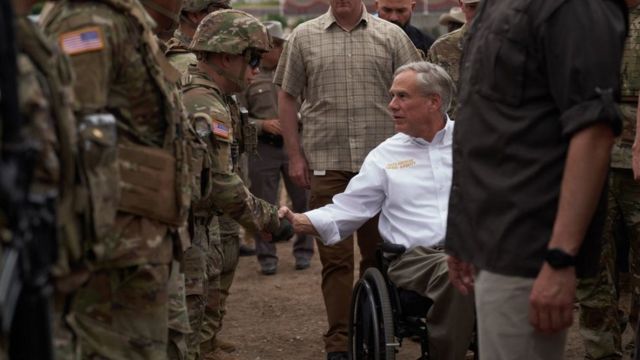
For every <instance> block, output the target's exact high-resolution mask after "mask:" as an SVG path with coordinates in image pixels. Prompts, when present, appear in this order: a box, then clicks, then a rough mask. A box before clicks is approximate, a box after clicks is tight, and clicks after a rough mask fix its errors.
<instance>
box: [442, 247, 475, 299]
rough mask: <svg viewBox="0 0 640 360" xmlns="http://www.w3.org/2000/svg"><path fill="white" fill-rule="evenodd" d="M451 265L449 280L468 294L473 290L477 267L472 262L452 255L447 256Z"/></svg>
mask: <svg viewBox="0 0 640 360" xmlns="http://www.w3.org/2000/svg"><path fill="white" fill-rule="evenodd" d="M447 265H448V266H449V281H451V283H452V284H453V286H455V287H456V289H458V290H459V291H460V292H461V293H462V295H468V294H469V293H470V292H472V291H473V276H474V274H475V269H474V267H473V265H472V264H470V263H468V262H465V261H462V260H460V259H458V258H456V257H453V256H451V255H449V256H447Z"/></svg>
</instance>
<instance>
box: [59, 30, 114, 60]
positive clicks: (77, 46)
mask: <svg viewBox="0 0 640 360" xmlns="http://www.w3.org/2000/svg"><path fill="white" fill-rule="evenodd" d="M102 38H103V36H102V30H101V29H100V28H99V27H88V28H84V29H80V30H77V31H71V32H67V33H64V34H61V35H60V37H59V38H58V40H59V42H60V48H61V49H62V51H64V52H65V53H66V54H68V55H77V54H82V53H86V52H90V51H98V50H102V49H104V41H103V40H102Z"/></svg>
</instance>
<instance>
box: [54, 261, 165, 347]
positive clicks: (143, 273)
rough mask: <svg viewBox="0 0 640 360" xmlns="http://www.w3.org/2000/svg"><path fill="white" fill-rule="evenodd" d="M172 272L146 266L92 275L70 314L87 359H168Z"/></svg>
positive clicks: (72, 324)
mask: <svg viewBox="0 0 640 360" xmlns="http://www.w3.org/2000/svg"><path fill="white" fill-rule="evenodd" d="M169 271H170V269H169V265H164V264H144V265H138V266H131V267H126V268H115V269H105V270H100V271H97V272H94V273H92V274H91V278H90V279H89V281H88V282H87V284H85V285H84V286H83V287H82V288H80V290H78V292H77V293H76V295H75V298H74V300H73V305H72V308H71V314H69V315H68V316H67V319H68V322H69V324H70V325H71V327H72V328H73V330H74V332H75V334H76V335H77V336H78V339H79V342H80V347H81V349H82V358H83V359H91V360H96V359H114V360H115V359H117V360H120V359H122V360H137V359H154V360H155V359H159V360H162V359H166V357H167V338H168V307H167V302H168V298H167V282H168V279H169Z"/></svg>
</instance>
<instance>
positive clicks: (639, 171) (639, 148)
mask: <svg viewBox="0 0 640 360" xmlns="http://www.w3.org/2000/svg"><path fill="white" fill-rule="evenodd" d="M631 168H632V169H633V180H635V181H640V144H639V143H638V141H636V142H634V143H633V146H632V147H631Z"/></svg>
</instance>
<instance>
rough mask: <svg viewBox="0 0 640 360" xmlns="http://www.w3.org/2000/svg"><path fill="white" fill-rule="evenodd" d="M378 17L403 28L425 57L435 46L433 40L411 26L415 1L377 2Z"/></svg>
mask: <svg viewBox="0 0 640 360" xmlns="http://www.w3.org/2000/svg"><path fill="white" fill-rule="evenodd" d="M375 7H376V10H377V11H378V16H379V17H380V18H381V19H384V20H387V21H389V22H392V23H394V24H396V25H398V26H400V27H401V28H402V30H404V32H405V33H406V34H407V36H409V39H411V42H412V43H413V45H415V47H416V48H417V49H418V50H420V51H422V55H423V56H425V55H426V54H427V51H428V50H429V48H430V47H431V44H433V40H434V39H433V38H432V37H431V36H430V35H427V34H425V33H423V32H422V31H420V29H418V28H417V27H415V26H413V25H411V24H410V22H411V14H412V13H413V9H415V7H416V2H415V0H376V2H375Z"/></svg>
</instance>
